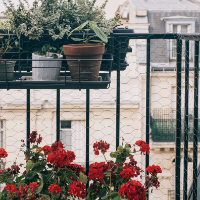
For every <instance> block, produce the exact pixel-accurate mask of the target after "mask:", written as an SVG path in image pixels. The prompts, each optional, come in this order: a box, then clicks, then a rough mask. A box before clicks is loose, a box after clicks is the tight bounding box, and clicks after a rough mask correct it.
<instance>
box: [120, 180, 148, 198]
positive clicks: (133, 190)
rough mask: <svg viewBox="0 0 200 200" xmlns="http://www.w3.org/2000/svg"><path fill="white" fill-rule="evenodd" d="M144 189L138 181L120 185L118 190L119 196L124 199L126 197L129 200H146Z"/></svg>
mask: <svg viewBox="0 0 200 200" xmlns="http://www.w3.org/2000/svg"><path fill="white" fill-rule="evenodd" d="M145 192H146V189H145V188H144V186H142V184H141V183H140V182H139V181H135V180H131V181H129V182H128V183H126V184H124V183H123V184H122V185H121V186H120V188H119V194H120V195H121V196H122V198H123V199H124V196H126V198H127V199H129V200H136V199H139V200H146V197H145Z"/></svg>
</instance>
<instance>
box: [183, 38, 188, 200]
mask: <svg viewBox="0 0 200 200" xmlns="http://www.w3.org/2000/svg"><path fill="white" fill-rule="evenodd" d="M188 96H189V40H186V41H185V122H184V182H183V200H187V179H188V174H187V173H188V109H189V107H188V104H189V98H188Z"/></svg>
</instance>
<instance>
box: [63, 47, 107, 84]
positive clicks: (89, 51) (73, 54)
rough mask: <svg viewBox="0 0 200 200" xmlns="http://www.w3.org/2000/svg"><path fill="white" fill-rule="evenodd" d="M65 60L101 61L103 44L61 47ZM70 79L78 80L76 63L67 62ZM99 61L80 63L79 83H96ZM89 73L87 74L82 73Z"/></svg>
mask: <svg viewBox="0 0 200 200" xmlns="http://www.w3.org/2000/svg"><path fill="white" fill-rule="evenodd" d="M63 52H64V55H65V56H66V59H102V56H103V54H104V52H105V45H104V44H87V45H84V44H70V45H64V46H63ZM67 64H68V66H69V70H70V74H71V77H72V79H73V80H74V81H78V80H79V73H78V72H79V68H78V61H67ZM100 66H101V61H80V72H81V73H80V79H81V81H97V80H98V76H99V70H100ZM83 72H89V73H83Z"/></svg>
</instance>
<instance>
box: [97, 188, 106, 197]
mask: <svg viewBox="0 0 200 200" xmlns="http://www.w3.org/2000/svg"><path fill="white" fill-rule="evenodd" d="M106 194H107V190H106V188H105V187H104V188H102V189H101V190H100V192H99V193H98V194H97V196H98V197H100V198H102V197H104V196H106Z"/></svg>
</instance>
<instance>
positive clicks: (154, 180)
mask: <svg viewBox="0 0 200 200" xmlns="http://www.w3.org/2000/svg"><path fill="white" fill-rule="evenodd" d="M145 185H146V186H147V187H153V186H154V187H156V188H158V187H160V182H159V181H158V179H157V178H152V177H147V179H146V183H145Z"/></svg>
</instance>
